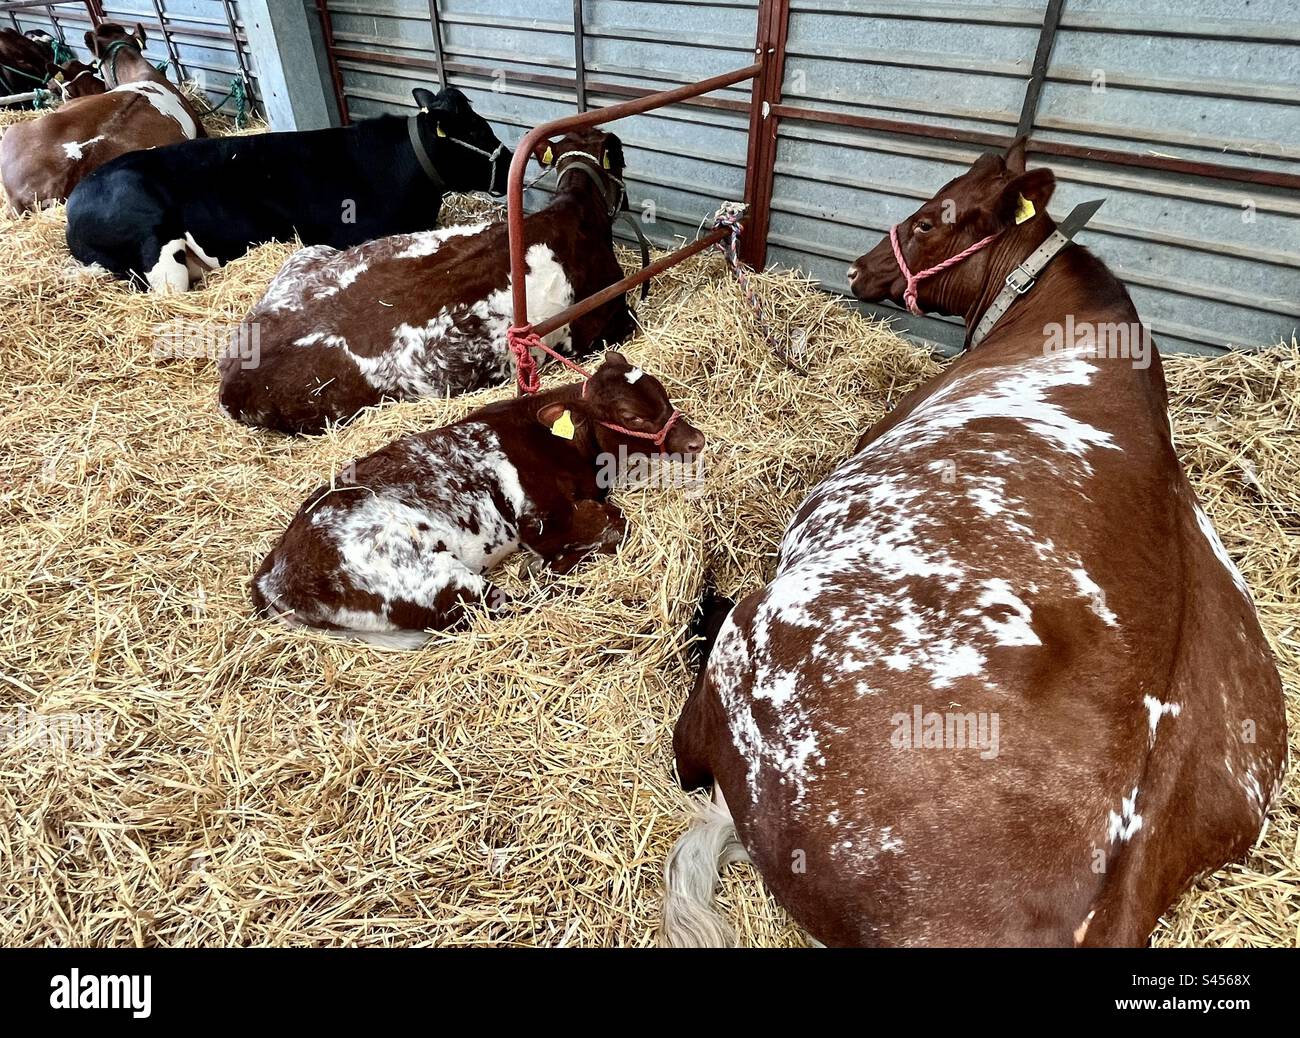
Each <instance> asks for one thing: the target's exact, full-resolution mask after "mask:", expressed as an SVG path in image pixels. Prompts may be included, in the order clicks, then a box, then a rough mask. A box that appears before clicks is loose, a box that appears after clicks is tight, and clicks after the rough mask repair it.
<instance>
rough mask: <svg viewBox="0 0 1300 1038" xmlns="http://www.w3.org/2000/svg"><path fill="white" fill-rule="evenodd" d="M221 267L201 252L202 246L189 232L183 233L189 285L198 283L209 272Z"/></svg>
mask: <svg viewBox="0 0 1300 1038" xmlns="http://www.w3.org/2000/svg"><path fill="white" fill-rule="evenodd" d="M220 266H221V261H220V260H219V259H217V258H216V257H215V256H209V255H208V254H207V253H206V252H204V251H203V246H201V245H200V244H199V243H198V242H196V241H195V240H194V235H192V234H190V232H189V231H186V232H185V267H186V270H188V271H189V275H190V284H193V283H194V282H196V281H199V280H201V279H202V278H203V275H204V274H206V273H207V272H208V271H210V270H216V269H217V268H218V267H220Z"/></svg>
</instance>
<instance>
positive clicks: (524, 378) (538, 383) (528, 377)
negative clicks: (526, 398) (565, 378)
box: [506, 324, 591, 393]
mask: <svg viewBox="0 0 1300 1038" xmlns="http://www.w3.org/2000/svg"><path fill="white" fill-rule="evenodd" d="M506 345H507V346H509V347H510V352H511V353H513V354H514V356H515V379H516V381H517V382H518V383H519V391H520V392H521V393H536V392H537V391H538V390H539V389H540V388H541V387H542V376H541V374H540V373H539V372H538V370H537V360H536V358H534V357H533V350H534V349H538V350H541V351H542V352H543V353H546V354H549V355H550V356H552V357H554V358H555V359H556V360H558V361H559V362H560V363H561V364H563V365H564V366H565V367H566V368H568V369H569V370H570V371H576V372H577V373H578V374H579V375H581V376H582V377H583V378H585V379H590V378H591V375H590V374H588V373H587V371H586V370H584V369H583V368H582V367H580V366H579V365H577V364H575V363H573V361H571V360H569V358H568V357H566V356H565V355H564V354H563V353H559V352H558V351H556V350H553V349H551V347H549V346H547V345H546V343H545V342H544V341H543V340H542V337H541V336H540V335H538V334H537V333H536V332H535V331H533V326H532V325H531V324H525V325H522V326H520V327H514V328H508V329H506Z"/></svg>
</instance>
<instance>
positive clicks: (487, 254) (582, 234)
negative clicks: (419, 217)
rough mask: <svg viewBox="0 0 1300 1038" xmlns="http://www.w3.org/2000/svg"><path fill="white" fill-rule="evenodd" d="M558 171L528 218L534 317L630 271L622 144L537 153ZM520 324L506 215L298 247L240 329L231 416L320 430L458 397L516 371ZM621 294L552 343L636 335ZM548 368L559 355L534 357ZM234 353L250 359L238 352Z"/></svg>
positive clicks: (229, 392)
mask: <svg viewBox="0 0 1300 1038" xmlns="http://www.w3.org/2000/svg"><path fill="white" fill-rule="evenodd" d="M537 157H538V160H539V161H541V162H542V163H543V165H548V166H549V165H557V166H558V167H559V171H560V172H559V181H558V183H557V185H556V191H555V196H554V198H553V199H552V201H551V203H550V204H549V205H548V206H546V208H545V209H543V210H541V211H540V212H537V213H533V214H531V215H529V216H528V217H526V218H525V220H524V235H525V242H526V246H527V253H526V257H527V262H528V274H527V286H528V316H529V318H530V320H532V321H534V322H538V321H541V320H544V319H546V318H547V317H551V316H554V315H555V314H557V313H559V312H560V311H562V310H564V309H565V308H566V307H568V306H569V305H570V304H571V303H573V302H574V301H575V300H577V299H582V298H585V297H586V296H589V295H592V294H594V293H596V292H599V291H600V290H601V289H603V288H607V287H608V286H609V285H612V284H614V283H615V282H617V281H619V280H621V279H622V277H623V272H622V270H621V268H620V267H619V264H618V259H617V257H616V256H615V253H614V245H613V235H612V231H611V227H612V223H613V219H614V217H615V216H616V215H617V213H618V211H619V209H620V208H621V206H622V205H623V204H624V191H623V183H622V180H621V177H622V173H623V149H622V145H621V144H620V143H619V140H618V138H617V137H615V136H614V135H613V134H605V133H601V132H600V131H598V130H588V131H585V132H583V133H579V134H570V135H568V136H567V137H565V138H564V139H563V140H562V141H560V142H558V143H555V144H551V143H544V144H542V145H539V147H538V155H537ZM513 323H514V306H513V302H512V300H511V294H510V250H509V247H508V245H507V241H506V225H505V224H504V223H493V224H486V223H481V224H473V225H469V226H464V227H453V228H450V229H447V230H438V231H424V232H419V233H415V234H399V235H393V236H391V237H387V238H381V239H379V240H377V241H373V242H368V243H366V244H364V245H358V246H355V247H353V248H350V249H345V250H342V251H340V250H337V249H333V248H330V247H328V246H322V245H318V246H312V247H309V248H305V249H302V250H300V251H298V252H297V253H295V254H294V255H293V256H292V257H290V259H289V260H288V262H286V263H285V265H284V266H283V267H282V268H281V270H280V272H279V273H278V274H277V275H276V277H275V280H273V281H272V282H271V285H270V287H269V288H268V289H267V292H266V295H265V296H264V297H263V298H262V300H261V301H260V302H259V303H258V304H257V306H256V307H255V308H254V309H253V311H252V313H250V314H249V315H248V317H247V318H246V319H245V321H244V325H243V326H242V327H241V329H240V333H239V342H240V343H252V344H256V349H255V350H252V351H251V359H250V351H248V350H240V351H232V352H231V353H230V355H228V356H227V357H225V358H223V359H222V361H221V406H222V408H223V410H225V412H226V413H227V414H229V415H230V416H231V417H233V418H236V419H238V420H239V421H241V422H244V423H246V424H248V425H260V426H265V427H267V428H271V429H278V430H280V431H283V432H289V433H318V432H322V431H323V430H324V429H325V426H326V424H327V423H329V422H342V421H346V420H347V419H349V418H351V417H352V416H353V415H355V414H356V413H357V412H358V411H360V410H361V409H362V408H365V407H370V406H372V405H374V404H378V403H380V402H381V401H383V400H409V399H414V398H418V397H423V396H450V395H456V394H460V393H465V392H469V391H471V390H475V389H482V388H484V387H486V386H491V385H497V384H499V383H501V382H503V381H504V380H506V379H507V378H508V377H509V376H510V374H511V372H512V371H513V357H512V355H511V353H510V351H509V349H508V346H507V341H506V332H507V330H508V329H509V328H510V326H511V325H512V324H513ZM632 328H633V325H632V320H631V315H630V313H629V311H628V308H627V302H626V299H625V297H624V296H622V295H619V296H617V297H616V298H614V299H613V300H611V301H609V302H608V303H605V304H603V305H602V306H600V307H598V308H597V309H595V310H593V311H592V312H591V313H589V314H586V315H585V316H583V317H580V318H578V319H577V320H575V321H574V322H573V323H572V324H569V325H565V326H564V327H562V328H559V329H558V330H556V331H555V332H552V333H551V334H550V335H548V336H547V337H546V340H545V341H546V343H547V345H549V346H550V347H551V348H553V349H555V350H558V351H559V352H561V353H564V354H567V355H569V356H582V355H583V354H585V353H588V352H590V351H592V350H594V349H596V348H597V347H598V346H599V345H600V344H601V343H607V344H617V343H621V342H622V341H623V340H624V339H625V338H626V337H627V336H628V335H629V334H630V333H631V331H632ZM534 352H535V354H536V355H537V356H536V359H537V360H538V361H539V363H540V362H544V361H546V360H547V359H548V358H546V357H545V356H542V355H540V351H534ZM236 353H237V354H238V355H236Z"/></svg>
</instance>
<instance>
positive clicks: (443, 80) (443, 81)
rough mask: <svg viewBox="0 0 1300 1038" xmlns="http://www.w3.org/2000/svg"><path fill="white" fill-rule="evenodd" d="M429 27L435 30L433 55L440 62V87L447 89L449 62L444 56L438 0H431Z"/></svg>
mask: <svg viewBox="0 0 1300 1038" xmlns="http://www.w3.org/2000/svg"><path fill="white" fill-rule="evenodd" d="M429 27H430V28H431V29H432V30H433V57H434V60H435V61H437V62H438V87H439V89H441V90H446V89H447V64H446V62H445V60H444V59H443V56H442V18H441V16H440V15H439V14H438V0H429Z"/></svg>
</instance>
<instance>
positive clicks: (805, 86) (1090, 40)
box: [323, 0, 1300, 351]
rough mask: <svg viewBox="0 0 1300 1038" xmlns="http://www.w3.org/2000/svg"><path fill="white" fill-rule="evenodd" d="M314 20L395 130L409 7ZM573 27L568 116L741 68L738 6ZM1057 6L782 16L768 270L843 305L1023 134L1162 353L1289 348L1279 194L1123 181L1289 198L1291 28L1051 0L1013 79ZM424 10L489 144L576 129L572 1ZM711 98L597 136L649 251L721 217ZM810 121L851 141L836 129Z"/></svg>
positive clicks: (355, 99)
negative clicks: (903, 226) (790, 270)
mask: <svg viewBox="0 0 1300 1038" xmlns="http://www.w3.org/2000/svg"><path fill="white" fill-rule="evenodd" d="M323 2H324V6H325V7H326V8H327V10H328V13H329V17H330V20H331V21H332V23H333V32H334V45H335V52H336V57H337V62H338V68H339V73H340V78H341V81H342V88H343V89H342V92H343V94H344V97H345V99H346V104H347V108H348V110H349V111H350V112H351V114H352V115H353V116H354V117H363V116H366V115H371V114H375V113H377V112H380V111H397V110H403V109H406V110H409V107H410V105H411V101H410V88H411V87H412V86H414V85H419V84H423V85H434V81H435V78H436V68H437V62H436V59H435V48H434V38H433V33H432V30H431V22H430V0H323ZM583 6H584V8H585V15H584V31H585V37H586V41H585V47H584V61H585V65H586V75H587V79H588V82H589V84H590V86H589V96H588V103H589V104H590V105H602V104H607V103H611V102H614V101H617V100H622V99H623V98H624V95H622V94H619V93H618V90H619V88H620V87H622V88H626V87H629V86H637V87H665V86H671V85H675V84H678V83H682V82H687V81H692V80H698V79H701V78H703V77H705V76H708V75H712V74H715V73H718V72H722V71H726V70H728V69H731V68H737V67H740V66H743V65H745V64H747V63H748V62H749V61H750V60H752V54H753V47H754V42H755V35H756V28H757V22H758V17H759V7H760V5H759V0H658V2H644V3H638V2H631V0H585V3H584V5H583ZM1055 6H1056V5H1055V4H1053V3H1049V0H1022V2H1019V3H999V2H996V0H948V2H945V3H932V2H928V0H791V3H790V4H789V7H790V14H789V22H788V41H787V45H786V59H785V65H784V74H783V79H782V83H781V86H780V99H779V106H780V108H781V111H780V112H779V113H778V114H779V115H780V118H779V134H778V139H777V146H776V149H775V163H774V180H773V190H772V206H771V214H770V217H771V218H770V226H769V229H768V237H767V244H768V254H767V258H768V261H769V262H774V263H778V264H781V265H788V266H792V267H799V268H801V269H803V270H805V271H807V272H809V273H811V274H813V275H814V276H816V277H818V278H820V279H822V281H823V283H824V285H825V287H826V288H828V289H829V290H832V291H838V292H843V291H844V288H845V286H844V270H845V267H846V265H847V263H848V262H849V261H851V260H852V259H853V258H855V257H856V256H858V255H859V254H861V253H862V252H863V251H865V250H866V249H867V248H868V247H869V246H871V245H872V244H874V243H875V242H876V241H878V240H879V237H880V236H881V235H883V234H885V233H887V232H888V229H889V226H890V225H891V224H892V223H894V222H895V221H897V220H898V219H900V218H901V217H903V216H905V215H906V214H907V213H909V212H911V211H912V210H913V209H914V208H915V207H916V206H917V205H918V204H919V203H920V202H921V201H922V200H924V199H925V198H928V197H929V196H930V195H931V194H933V193H934V191H936V190H937V189H938V187H939V186H940V185H942V184H943V183H944V182H945V181H947V180H948V179H950V178H951V177H953V176H955V175H957V174H958V173H959V172H961V170H962V169H964V168H965V167H966V166H967V165H968V164H969V163H970V162H971V161H972V160H973V159H974V158H975V157H976V156H977V155H978V154H979V152H981V151H983V150H987V143H986V140H987V139H1009V138H1010V137H1011V136H1013V135H1014V134H1015V132H1016V130H1017V127H1018V125H1021V124H1022V121H1023V125H1026V126H1029V127H1031V128H1032V132H1033V138H1032V139H1033V141H1034V142H1035V144H1036V145H1038V146H1040V147H1046V148H1050V149H1053V153H1052V154H1049V155H1037V156H1032V155H1031V164H1039V163H1040V162H1044V161H1045V162H1046V163H1047V164H1049V165H1051V166H1052V167H1053V169H1055V170H1056V172H1057V175H1058V181H1059V187H1058V191H1057V198H1056V201H1055V202H1054V204H1053V207H1052V208H1053V212H1054V213H1056V214H1057V215H1063V214H1064V213H1065V212H1067V211H1068V210H1069V208H1070V207H1071V206H1073V205H1074V204H1075V203H1076V202H1079V201H1082V200H1085V199H1088V198H1093V197H1097V196H1100V195H1105V196H1106V197H1107V202H1106V205H1105V207H1104V208H1103V209H1102V210H1101V212H1100V213H1099V214H1098V216H1097V217H1096V218H1095V219H1094V221H1093V223H1092V224H1091V225H1090V227H1089V229H1088V230H1087V231H1085V232H1084V233H1083V234H1081V235H1080V240H1081V241H1083V242H1084V243H1085V244H1087V245H1089V246H1090V247H1093V248H1095V249H1096V250H1097V251H1098V252H1099V253H1100V254H1101V255H1102V256H1103V257H1105V258H1106V259H1107V261H1108V262H1110V263H1111V264H1112V266H1113V267H1114V268H1115V269H1116V270H1117V272H1118V273H1119V274H1120V276H1121V277H1123V278H1124V279H1125V281H1126V282H1127V283H1128V285H1129V286H1130V289H1131V291H1132V293H1133V296H1134V299H1135V301H1136V302H1137V304H1138V307H1139V309H1140V311H1141V313H1142V314H1143V316H1144V318H1145V319H1146V320H1147V322H1148V323H1149V324H1150V326H1151V327H1152V328H1153V330H1154V331H1155V333H1156V335H1157V337H1158V339H1159V340H1160V342H1161V345H1162V347H1163V348H1164V349H1166V350H1167V351H1168V350H1192V351H1204V350H1212V349H1215V348H1221V347H1223V346H1224V345H1226V344H1240V345H1259V344H1263V343H1268V342H1274V341H1276V340H1277V339H1279V338H1282V337H1289V336H1290V335H1292V334H1293V333H1294V331H1295V329H1296V328H1297V326H1298V325H1300V248H1298V246H1297V243H1298V242H1300V192H1297V191H1295V190H1292V189H1290V188H1289V187H1286V186H1268V187H1266V186H1259V185H1256V184H1251V183H1246V182H1243V181H1241V180H1233V179H1224V178H1222V177H1220V176H1217V175H1204V174H1199V175H1194V174H1192V173H1189V172H1187V171H1186V170H1181V171H1171V170H1167V169H1165V170H1161V169H1149V168H1143V166H1142V165H1141V164H1138V165H1134V164H1132V163H1131V162H1128V161H1124V156H1125V155H1128V156H1130V157H1141V159H1142V161H1144V162H1145V161H1148V160H1153V159H1165V160H1170V159H1181V160H1185V161H1186V162H1188V163H1207V162H1208V163H1216V164H1222V165H1230V166H1235V167H1237V168H1239V169H1245V170H1250V171H1263V172H1266V173H1273V174H1289V175H1292V176H1293V177H1294V175H1296V174H1300V7H1298V6H1297V5H1296V4H1295V2H1294V0H1147V2H1145V3H1143V4H1141V5H1135V4H1132V3H1129V2H1127V0H1065V2H1064V5H1063V7H1061V8H1060V10H1059V14H1060V24H1059V28H1058V29H1057V31H1056V34H1055V39H1054V44H1053V46H1052V49H1051V51H1050V55H1051V57H1050V62H1048V63H1047V64H1046V66H1045V68H1044V69H1043V72H1044V73H1045V74H1043V75H1041V76H1036V75H1035V73H1034V62H1035V54H1036V52H1037V51H1038V49H1039V47H1040V42H1041V38H1042V36H1043V25H1044V20H1045V17H1047V16H1048V14H1049V8H1052V7H1055ZM437 7H438V10H439V12H440V18H441V22H442V36H441V38H442V42H443V49H444V52H445V54H444V57H445V62H446V70H447V74H448V78H449V81H450V82H451V83H452V84H454V85H456V86H459V87H461V88H462V89H463V90H465V92H466V93H467V94H468V95H469V96H470V98H471V99H472V101H473V103H474V104H475V105H476V107H478V108H479V110H480V111H482V112H483V113H484V114H485V115H487V116H488V118H489V119H490V120H491V121H492V122H493V123H494V124H495V125H496V127H497V129H498V133H499V134H500V136H501V137H502V139H503V140H505V141H507V142H508V143H510V142H513V141H515V140H517V139H518V137H519V135H520V134H522V133H523V132H524V130H525V129H527V128H529V127H532V126H535V125H537V124H538V123H541V122H544V121H546V120H548V119H551V118H554V117H556V116H559V115H562V114H566V113H568V112H572V111H573V110H574V106H575V89H574V66H575V61H574V42H573V20H572V19H573V4H572V0H531V2H530V0H495V2H493V0H438V3H437ZM1044 54H1046V52H1044ZM1040 88H1041V92H1040ZM715 96H720V97H721V98H722V103H721V106H713V107H706V106H701V105H680V106H677V107H676V108H673V109H671V110H668V111H665V112H658V113H653V114H650V115H646V116H641V117H637V118H634V119H631V120H627V121H625V122H624V123H622V124H620V125H619V127H618V132H619V133H620V135H621V136H623V137H624V139H625V141H626V143H627V145H628V157H629V170H630V178H629V179H630V189H631V191H630V193H631V196H632V199H633V202H634V204H640V203H641V202H642V200H643V199H646V198H649V199H651V200H652V201H653V202H654V204H655V206H656V208H657V217H658V220H657V223H656V224H655V225H654V226H652V227H650V228H648V230H649V231H650V232H651V237H652V238H654V239H655V240H657V241H659V242H661V243H665V242H667V241H668V240H670V239H671V238H672V237H674V236H677V237H693V236H694V234H695V229H696V227H697V226H698V225H699V223H700V221H701V220H702V219H706V218H708V217H709V216H710V215H711V214H712V212H713V210H714V209H715V208H716V206H717V205H718V203H719V202H720V201H722V200H724V199H738V198H740V197H741V196H742V194H743V187H744V165H745V157H746V129H747V119H746V115H745V112H744V106H745V105H746V104H747V102H748V100H749V89H748V87H747V86H746V85H742V86H739V87H735V88H732V89H730V90H728V91H724V92H722V93H721V94H720V95H715ZM1035 96H1036V97H1037V103H1036V104H1034V103H1033V99H1034V98H1035ZM800 110H803V111H804V114H803V115H801V114H799V113H800ZM808 111H812V112H814V113H821V114H822V118H820V119H814V118H811V117H809V116H808V115H807V112H808ZM825 113H840V114H843V115H846V116H848V117H850V118H851V119H853V118H856V119H857V121H858V125H856V126H855V125H835V124H834V123H832V122H827V121H826V119H825ZM881 120H884V121H887V122H888V123H889V124H890V125H889V126H888V127H886V126H884V125H880V121H881ZM899 123H908V124H911V127H912V132H908V133H904V132H900V131H899V130H898V127H897V124H899ZM963 138H966V139H965V140H963ZM972 138H973V139H974V141H976V143H972V142H971V140H972ZM981 138H984V139H981ZM1090 151H1092V152H1096V151H1106V152H1109V153H1110V154H1109V155H1106V156H1103V157H1101V158H1098V157H1097V156H1096V155H1095V154H1090ZM1166 164H1167V163H1166ZM1283 179H1285V178H1283ZM530 204H531V205H536V204H540V199H536V198H534V199H530ZM879 309H880V310H881V312H889V313H890V314H896V313H897V311H895V310H892V309H890V308H887V307H885V308H879ZM901 322H902V324H903V326H904V327H905V328H907V329H908V330H911V331H913V332H914V333H916V334H918V335H922V336H924V337H926V338H930V339H933V340H935V341H938V342H944V343H948V344H956V343H959V342H960V341H961V332H960V329H959V326H957V325H956V324H955V322H951V321H942V320H938V319H933V318H918V319H914V318H911V317H910V316H907V315H904V316H903V317H902V318H901Z"/></svg>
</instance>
